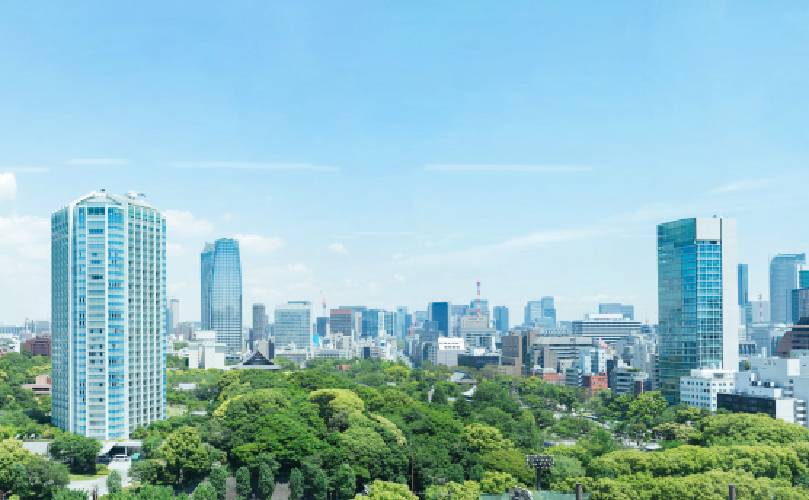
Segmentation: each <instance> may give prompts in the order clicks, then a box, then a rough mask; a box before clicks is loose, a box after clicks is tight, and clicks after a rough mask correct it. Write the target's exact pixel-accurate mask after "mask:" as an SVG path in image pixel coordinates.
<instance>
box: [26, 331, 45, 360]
mask: <svg viewBox="0 0 809 500" xmlns="http://www.w3.org/2000/svg"><path fill="white" fill-rule="evenodd" d="M22 350H23V351H25V352H27V353H30V354H31V356H48V357H50V356H51V336H50V335H38V336H36V337H31V338H30V339H28V340H26V341H25V342H24V343H23V346H22Z"/></svg>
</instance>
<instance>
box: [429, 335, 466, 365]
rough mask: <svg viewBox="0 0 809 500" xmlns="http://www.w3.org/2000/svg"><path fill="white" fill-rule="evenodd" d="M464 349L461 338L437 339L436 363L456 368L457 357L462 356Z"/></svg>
mask: <svg viewBox="0 0 809 500" xmlns="http://www.w3.org/2000/svg"><path fill="white" fill-rule="evenodd" d="M465 349H466V347H465V342H464V339H463V338H461V337H439V338H438V350H437V351H436V362H437V364H439V365H443V366H458V355H459V354H463V353H464V350H465Z"/></svg>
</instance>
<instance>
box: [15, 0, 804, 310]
mask: <svg viewBox="0 0 809 500" xmlns="http://www.w3.org/2000/svg"><path fill="white" fill-rule="evenodd" d="M807 25H809V4H807V3H806V2H799V1H795V2H786V1H785V2H753V1H738V2H721V1H712V2H706V1H693V2H688V1H682V2H649V1H638V2H631V1H627V2H596V1H593V2H502V3H501V2H397V3H394V2H322V3H321V2H203V1H200V2H194V3H193V4H191V3H186V2H177V3H170V2H138V3H137V4H132V5H131V6H130V5H122V4H120V3H117V4H113V3H110V2H82V3H81V4H76V3H75V2H46V3H37V4H31V3H30V2H14V3H5V4H4V5H3V6H2V7H0V68H2V75H0V282H2V286H0V322H5V323H13V322H18V321H22V320H23V319H24V318H26V317H36V318H42V317H47V316H48V314H49V286H50V285H49V272H50V271H49V249H48V231H49V228H48V217H49V214H50V212H52V211H53V210H55V209H57V208H59V207H60V206H62V205H64V204H66V203H67V202H69V201H70V200H71V199H74V198H76V197H78V196H80V195H81V194H84V193H86V192H88V191H91V190H93V189H97V188H100V187H106V188H107V189H108V190H111V191H115V192H126V191H128V190H138V191H142V192H145V193H146V194H147V197H148V199H149V200H150V201H151V202H152V203H153V204H154V205H156V206H158V207H160V208H162V209H164V210H166V212H167V214H168V218H169V226H170V231H171V232H170V234H169V237H170V239H171V244H170V248H169V254H170V256H169V268H168V280H169V283H168V287H169V291H170V294H171V295H172V296H177V297H179V298H180V299H181V301H182V312H181V316H182V319H183V320H191V319H196V318H197V316H198V311H199V303H198V302H199V299H198V297H199V283H198V281H199V279H198V253H199V251H200V250H201V248H202V243H203V242H204V241H205V240H206V239H212V238H215V237H219V236H232V235H237V236H238V237H239V238H240V239H241V240H242V246H243V253H244V257H243V260H244V264H243V267H244V275H245V304H250V303H251V302H254V301H263V302H266V303H268V305H270V306H273V305H275V304H277V303H279V302H281V301H285V300H289V299H310V300H312V301H313V302H316V303H317V302H320V299H321V290H322V294H323V295H324V296H325V298H326V300H327V302H328V304H329V306H337V305H339V304H356V303H366V304H369V305H374V306H383V307H393V306H395V305H397V304H404V305H408V306H411V307H412V308H423V307H424V305H425V304H426V302H427V301H428V300H430V299H443V298H446V299H450V300H452V301H453V302H466V301H468V300H469V299H471V298H472V297H473V295H474V283H475V281H476V280H478V279H480V280H481V281H482V282H483V294H484V296H486V297H488V298H489V299H490V300H491V301H492V303H493V304H506V305H509V306H511V307H512V309H515V310H513V312H512V317H513V318H521V316H522V309H521V308H522V304H523V303H524V302H525V300H527V299H533V298H538V297H539V296H541V295H555V296H557V297H558V299H557V302H558V304H557V307H558V309H559V314H560V316H561V317H562V318H565V319H573V318H577V317H579V316H580V315H582V314H584V313H586V312H589V311H592V310H593V309H594V308H595V307H596V304H597V302H598V301H599V300H623V301H627V302H631V303H634V304H636V305H637V307H638V316H639V317H640V318H641V319H649V320H655V318H656V301H657V296H656V279H657V278H656V265H655V252H656V247H655V239H654V234H655V224H657V223H658V222H662V221H665V220H670V219H674V218H679V217H688V216H709V215H712V214H715V213H718V214H722V215H725V216H732V217H736V218H737V219H738V221H739V232H740V249H739V253H740V255H741V257H742V259H743V260H744V261H746V262H749V263H750V266H751V294H752V295H753V296H755V295H757V294H758V293H763V294H765V296H766V280H767V271H766V266H767V259H768V256H769V255H772V254H774V253H778V252H796V251H804V250H807V249H809V230H807V223H806V200H807V198H806V196H807V194H806V193H807V192H808V191H807V183H809V126H808V125H807V124H809V64H807V63H806V62H807V60H809V30H806V26H807ZM245 319H246V320H249V314H246V316H245Z"/></svg>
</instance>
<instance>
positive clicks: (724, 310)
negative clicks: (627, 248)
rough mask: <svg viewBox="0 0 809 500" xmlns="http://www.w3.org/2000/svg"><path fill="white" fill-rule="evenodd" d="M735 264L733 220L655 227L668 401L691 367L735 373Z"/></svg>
mask: <svg viewBox="0 0 809 500" xmlns="http://www.w3.org/2000/svg"><path fill="white" fill-rule="evenodd" d="M736 260H737V257H736V223H735V221H733V220H730V219H723V218H719V217H715V218H711V219H682V220H678V221H674V222H668V223H665V224H660V225H659V226H657V269H658V308H659V330H658V344H659V350H660V388H661V390H662V392H663V395H664V396H666V399H668V400H669V401H670V402H672V403H676V402H679V396H680V394H679V392H680V377H682V376H685V375H688V374H689V373H690V370H691V369H693V368H725V369H729V370H737V369H738V363H739V361H738V360H739V331H738V330H739V309H738V297H737V295H738V284H737V279H738V274H737V272H738V269H737V262H736Z"/></svg>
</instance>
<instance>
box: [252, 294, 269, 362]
mask: <svg viewBox="0 0 809 500" xmlns="http://www.w3.org/2000/svg"><path fill="white" fill-rule="evenodd" d="M268 323H269V318H268V317H267V307H266V306H265V305H264V304H262V303H260V302H257V303H255V304H253V326H252V327H251V328H250V337H249V338H250V340H249V341H248V343H249V345H248V348H249V349H250V350H251V351H255V350H256V342H258V341H260V340H266V338H267V324H268Z"/></svg>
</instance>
